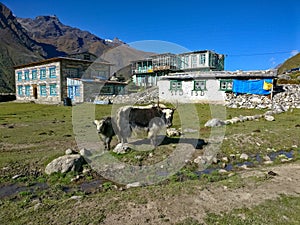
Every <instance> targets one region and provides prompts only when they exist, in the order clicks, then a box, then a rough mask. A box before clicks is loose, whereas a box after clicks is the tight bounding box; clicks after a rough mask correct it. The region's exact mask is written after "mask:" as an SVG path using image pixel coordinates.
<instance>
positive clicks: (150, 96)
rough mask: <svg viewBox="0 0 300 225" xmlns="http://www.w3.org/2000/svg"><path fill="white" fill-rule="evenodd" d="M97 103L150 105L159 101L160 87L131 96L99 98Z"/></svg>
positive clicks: (104, 96)
mask: <svg viewBox="0 0 300 225" xmlns="http://www.w3.org/2000/svg"><path fill="white" fill-rule="evenodd" d="M95 100H96V101H103V102H108V101H110V102H111V103H114V104H149V103H151V102H157V100H158V87H151V88H149V89H146V90H145V91H143V92H137V93H131V94H129V95H114V96H107V95H103V96H98V97H97V98H96V99H95Z"/></svg>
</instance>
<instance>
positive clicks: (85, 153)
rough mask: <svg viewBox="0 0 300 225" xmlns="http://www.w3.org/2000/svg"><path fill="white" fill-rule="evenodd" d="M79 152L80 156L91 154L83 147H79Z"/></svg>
mask: <svg viewBox="0 0 300 225" xmlns="http://www.w3.org/2000/svg"><path fill="white" fill-rule="evenodd" d="M79 154H80V155H81V156H82V157H87V156H91V155H92V153H91V152H90V151H89V150H87V149H85V148H83V149H81V150H80V151H79Z"/></svg>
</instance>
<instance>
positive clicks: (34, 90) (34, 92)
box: [32, 84, 38, 99]
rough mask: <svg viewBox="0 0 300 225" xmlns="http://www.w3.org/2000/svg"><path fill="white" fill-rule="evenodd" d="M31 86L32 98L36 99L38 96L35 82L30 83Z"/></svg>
mask: <svg viewBox="0 0 300 225" xmlns="http://www.w3.org/2000/svg"><path fill="white" fill-rule="evenodd" d="M32 88H33V97H34V99H37V98H38V94H37V85H36V84H34V85H32Z"/></svg>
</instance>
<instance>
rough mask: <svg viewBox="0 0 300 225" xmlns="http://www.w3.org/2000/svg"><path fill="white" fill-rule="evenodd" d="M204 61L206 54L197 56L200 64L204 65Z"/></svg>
mask: <svg viewBox="0 0 300 225" xmlns="http://www.w3.org/2000/svg"><path fill="white" fill-rule="evenodd" d="M205 61H206V56H205V54H201V55H200V58H199V63H200V65H205Z"/></svg>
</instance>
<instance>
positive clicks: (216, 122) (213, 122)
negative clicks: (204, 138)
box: [204, 118, 225, 127]
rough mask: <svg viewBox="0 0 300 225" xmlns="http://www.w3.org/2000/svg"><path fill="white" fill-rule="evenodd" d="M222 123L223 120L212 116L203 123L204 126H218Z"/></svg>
mask: <svg viewBox="0 0 300 225" xmlns="http://www.w3.org/2000/svg"><path fill="white" fill-rule="evenodd" d="M223 125H225V123H224V121H223V120H220V119H217V118H213V119H211V120H209V121H207V122H206V123H205V124H204V126H205V127H219V126H223Z"/></svg>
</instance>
